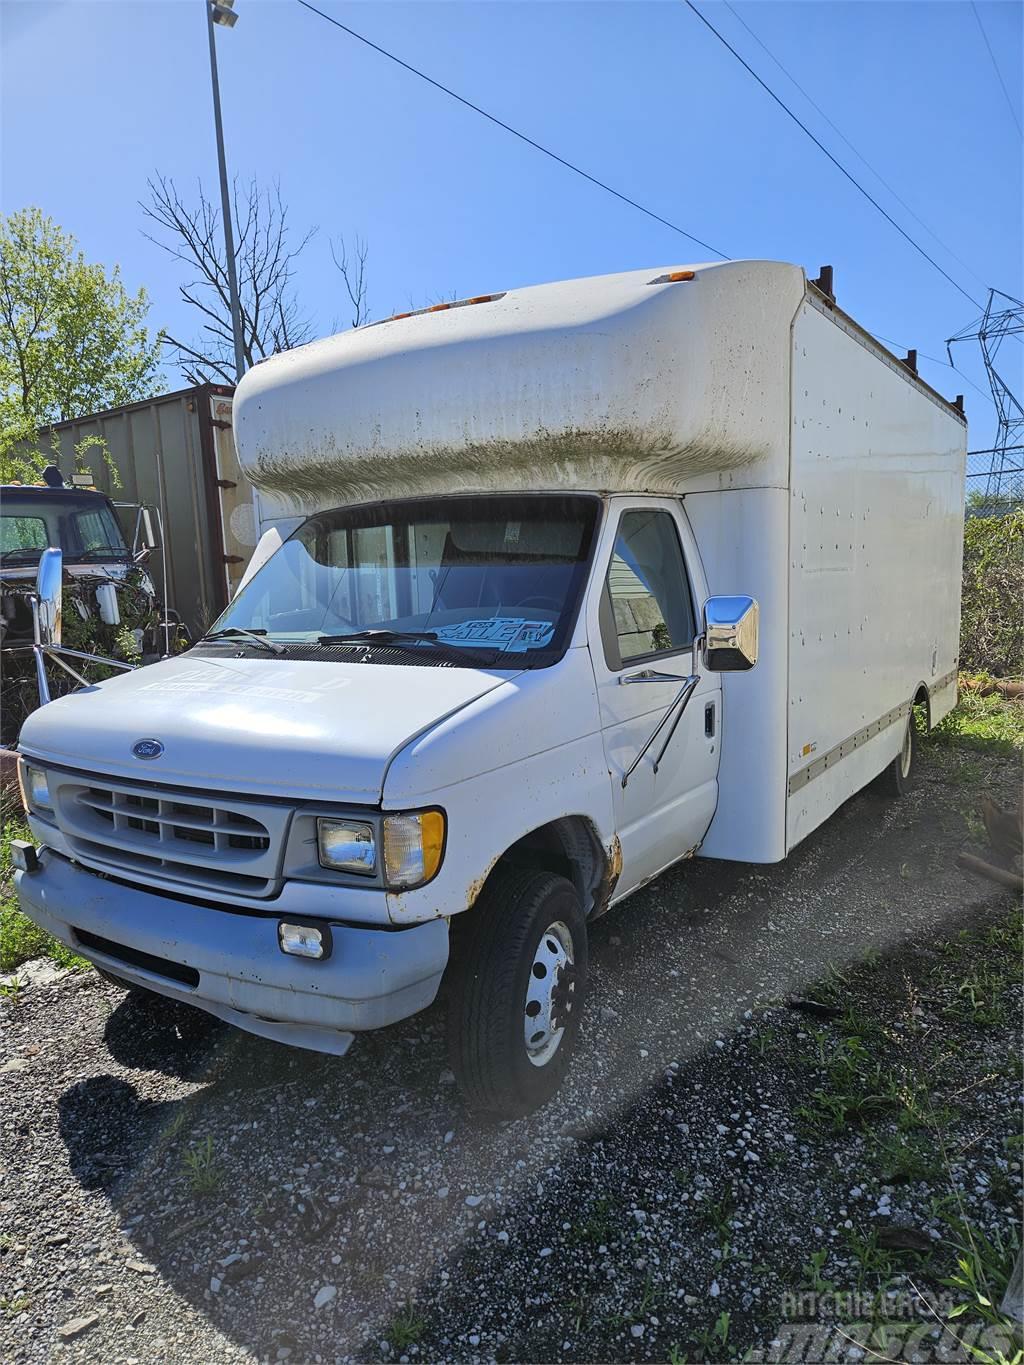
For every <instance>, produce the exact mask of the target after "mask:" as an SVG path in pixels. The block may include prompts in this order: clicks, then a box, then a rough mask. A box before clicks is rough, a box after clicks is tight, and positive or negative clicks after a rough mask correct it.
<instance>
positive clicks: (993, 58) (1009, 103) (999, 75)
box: [971, 0, 1024, 137]
mask: <svg viewBox="0 0 1024 1365" xmlns="http://www.w3.org/2000/svg"><path fill="white" fill-rule="evenodd" d="M971 9H972V10H974V17H975V19H977V21H978V28H979V29H980V30H981V38H982V42H984V44H985V47H986V49H987V51H988V55H989V58H990V59H991V62H992V67H993V69H994V71H995V73H996V79H997V80H998V81H999V84H1000V86H1001V87H1002V91H1003V94H1004V95H1005V96H1006V103H1007V106H1008V107H1009V110H1010V117H1011V118H1012V119H1013V122H1014V127H1015V128H1016V129H1017V136H1018V137H1021V136H1024V134H1022V133H1021V129H1020V120H1019V119H1018V118H1017V111H1016V109H1014V107H1013V100H1012V99H1010V92H1009V90H1007V88H1006V82H1005V81H1004V80H1003V73H1002V72H1001V71H1000V70H999V63H998V62H997V61H996V54H995V53H994V52H993V51H992V44H991V43H990V42H989V40H988V34H987V33H986V32H985V25H984V24H983V23H982V22H981V15H980V14H979V13H978V6H977V5H976V4H975V3H974V0H971Z"/></svg>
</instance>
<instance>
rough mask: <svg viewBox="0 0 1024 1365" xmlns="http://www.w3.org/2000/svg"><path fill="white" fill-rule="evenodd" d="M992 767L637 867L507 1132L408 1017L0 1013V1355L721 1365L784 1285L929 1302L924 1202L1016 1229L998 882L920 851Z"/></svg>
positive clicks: (947, 846) (956, 823) (1006, 782)
mask: <svg viewBox="0 0 1024 1365" xmlns="http://www.w3.org/2000/svg"><path fill="white" fill-rule="evenodd" d="M1019 782H1020V765H1019V759H1015V758H1013V757H1007V756H1005V755H1001V754H1000V753H999V752H998V751H997V749H996V748H994V747H993V749H992V750H990V751H988V752H987V753H981V754H972V755H969V756H967V757H962V758H961V757H955V758H953V759H951V758H950V756H949V755H948V754H946V753H943V752H942V751H940V750H937V749H933V748H931V747H930V746H929V747H927V748H926V749H925V750H924V753H923V756H922V778H921V781H920V783H919V785H918V786H917V788H916V790H915V791H914V793H912V794H911V795H910V796H909V797H908V798H907V799H905V800H904V801H903V802H901V803H899V804H898V805H888V804H886V803H884V802H882V801H881V800H880V799H878V798H877V797H875V796H873V795H871V794H869V793H865V794H862V795H861V796H859V797H857V798H855V799H854V800H853V801H851V802H849V803H848V804H847V805H846V806H845V807H844V808H843V809H842V810H841V811H840V812H839V813H838V814H837V815H836V816H835V817H834V818H833V819H832V820H831V821H830V822H829V823H828V824H827V825H826V826H825V827H824V828H823V829H822V830H820V831H819V832H818V833H817V834H815V835H814V836H812V837H811V838H809V839H808V840H807V841H806V842H805V844H804V845H802V846H801V848H800V849H799V850H798V851H797V853H796V854H795V855H794V856H793V857H792V858H791V859H790V860H789V861H788V862H787V863H785V864H782V865H780V866H778V867H767V868H765V867H750V866H746V865H730V864H714V863H703V862H697V863H691V864H689V865H687V866H684V867H681V868H679V869H677V870H676V871H675V872H672V873H669V874H667V875H666V876H664V877H662V878H661V879H660V880H659V881H658V882H656V883H655V884H653V885H652V886H651V887H650V888H648V889H646V890H645V891H644V892H642V893H639V894H637V895H636V896H635V897H633V898H632V899H631V900H630V901H629V902H628V903H626V904H625V905H623V906H622V907H621V909H619V910H618V911H616V912H613V913H612V914H611V915H609V916H608V917H606V918H605V919H604V920H602V921H600V922H599V923H598V924H597V925H595V926H594V929H593V947H592V970H593V977H592V990H591V993H590V997H589V1000H588V1004H587V1012H586V1015H585V1023H584V1030H583V1036H582V1039H581V1049H580V1053H579V1055H578V1057H577V1059H576V1061H575V1064H574V1068H573V1070H572V1072H571V1074H570V1079H569V1081H568V1082H567V1084H566V1085H565V1087H564V1088H563V1090H562V1092H561V1093H560V1094H559V1095H558V1096H557V1097H556V1098H555V1099H554V1100H553V1101H552V1102H551V1103H550V1104H549V1105H548V1106H547V1107H546V1108H545V1109H544V1110H543V1111H542V1112H541V1113H539V1114H536V1115H534V1116H531V1117H530V1118H527V1119H522V1120H517V1121H515V1122H511V1123H501V1124H488V1123H483V1122H481V1121H480V1120H478V1119H476V1118H474V1117H473V1116H472V1115H470V1114H468V1113H467V1112H466V1111H465V1110H464V1108H463V1107H462V1105H461V1103H460V1101H459V1098H458V1096H457V1092H456V1090H455V1086H454V1083H453V1078H452V1076H451V1073H450V1072H449V1071H448V1070H447V1065H446V1059H445V1051H444V1041H443V1034H444V1030H443V1013H442V1011H443V1003H439V1004H438V1005H435V1006H434V1007H433V1008H432V1009H431V1010H429V1011H427V1012H425V1013H424V1014H422V1015H419V1016H417V1017H416V1018H415V1019H412V1020H409V1021H406V1022H405V1023H404V1024H401V1025H399V1026H396V1027H394V1028H392V1029H389V1030H386V1031H383V1032H381V1033H379V1034H375V1035H367V1036H365V1037H363V1038H360V1039H357V1042H356V1044H355V1045H354V1046H353V1048H352V1050H351V1052H350V1053H349V1055H348V1057H346V1058H342V1059H338V1058H331V1057H323V1056H318V1055H315V1054H311V1053H303V1052H297V1051H289V1050H287V1049H284V1048H281V1047H278V1046H276V1045H274V1044H271V1043H268V1042H264V1041H262V1040H259V1039H255V1038H251V1037H249V1036H247V1035H245V1034H241V1033H238V1032H235V1031H232V1030H230V1029H227V1028H224V1027H222V1026H220V1025H218V1024H217V1023H215V1022H214V1021H212V1020H210V1019H208V1018H207V1017H206V1016H204V1015H201V1014H198V1013H197V1012H195V1011H190V1010H187V1009H184V1008H181V1007H176V1006H172V1005H171V1004H169V1003H167V1002H157V1003H156V1004H155V1005H152V1004H150V1005H142V1004H140V1003H138V1002H137V1000H136V999H135V998H132V997H126V996H124V995H123V993H121V992H120V991H118V990H116V989H115V988H114V987H111V986H108V985H107V984H106V983H105V982H103V981H102V980H101V979H100V978H99V977H98V976H97V975H96V974H94V973H91V972H89V973H81V974H77V973H71V974H64V975H61V976H60V977H59V978H58V979H57V980H55V981H50V982H48V983H45V984H39V985H35V986H32V987H30V988H29V989H27V990H24V991H21V992H19V995H18V999H17V1000H16V1001H15V1000H11V999H7V1000H6V1001H0V1161H2V1163H3V1164H2V1167H0V1169H2V1170H3V1180H2V1185H0V1359H3V1360H5V1361H6V1360H10V1361H17V1362H28V1361H42V1360H49V1359H51V1358H54V1357H58V1356H59V1357H60V1358H61V1359H65V1360H68V1361H73V1360H83V1361H84V1360H89V1361H93V1360H97V1361H98V1360H102V1361H104V1362H128V1363H129V1365H130V1362H150V1361H174V1362H178V1361H204V1362H220V1361H225V1362H227V1361H240V1360H246V1361H248V1360H255V1359H259V1360H270V1361H274V1360H288V1359H290V1360H292V1361H306V1360H314V1361H321V1360H324V1361H333V1360H382V1359H383V1360H392V1361H398V1360H400V1359H408V1360H421V1359H422V1360H440V1359H444V1360H457V1361H471V1360H477V1359H480V1360H492V1359H497V1360H514V1361H529V1360H535V1361H540V1360H545V1361H546V1360H637V1361H642V1360H666V1359H672V1360H682V1359H700V1358H706V1359H730V1358H733V1357H734V1356H737V1355H740V1354H743V1353H744V1352H745V1351H747V1350H748V1349H749V1348H752V1347H761V1346H768V1344H769V1343H770V1342H771V1341H772V1340H777V1339H778V1330H779V1325H780V1322H781V1320H782V1310H781V1308H780V1304H781V1303H782V1296H783V1294H784V1293H786V1292H787V1291H792V1290H794V1289H799V1288H803V1289H810V1288H817V1289H818V1290H819V1291H823V1289H824V1286H826V1285H828V1286H829V1288H833V1287H834V1288H835V1289H837V1290H844V1291H845V1290H862V1291H863V1290H873V1289H875V1288H877V1287H878V1286H879V1285H882V1286H889V1287H892V1288H895V1289H896V1290H899V1289H900V1288H901V1287H902V1286H905V1285H906V1283H907V1282H908V1281H907V1280H906V1279H905V1277H907V1276H909V1277H910V1278H911V1279H912V1280H913V1281H914V1282H915V1283H917V1284H919V1285H920V1284H924V1285H926V1286H930V1287H931V1288H932V1289H937V1287H938V1285H939V1279H940V1278H941V1275H942V1273H944V1267H946V1266H947V1263H951V1262H950V1258H949V1256H948V1255H946V1251H945V1243H944V1242H940V1241H939V1240H938V1239H940V1238H948V1237H949V1236H950V1235H951V1232H950V1229H951V1228H952V1227H955V1222H954V1221H953V1220H955V1218H957V1217H962V1218H966V1219H967V1221H968V1222H969V1223H970V1224H971V1225H972V1226H973V1227H974V1228H976V1229H978V1230H981V1231H984V1233H985V1235H986V1236H987V1237H989V1238H998V1237H1005V1236H1007V1235H1008V1229H1009V1228H1010V1227H1011V1226H1012V1224H1013V1222H1014V1220H1015V1218H1016V1217H1017V1216H1019V1215H1018V1214H1017V1213H1015V1210H1017V1209H1018V1208H1019V1184H1020V1169H1021V1167H1020V1157H1021V1152H1020V1148H1019V1137H1018V1138H1017V1143H1018V1145H1017V1146H1016V1147H1015V1146H1014V1135H1015V1134H1019V1127H1020V1117H1019V1104H1020V1093H1019V1092H1020V1068H1019V1063H1016V1064H1015V1063H1014V1061H1013V1057H1015V1056H1017V1055H1018V1050H1019V1030H1018V1016H1017V1014H1016V1008H1017V1006H1018V1005H1019V994H1020V988H1019V981H1018V980H1017V979H1016V977H1017V975H1018V969H1017V967H1016V965H1013V966H1012V967H1011V968H1010V972H1009V977H1007V968H1006V959H1007V951H1008V950H1007V947H1006V942H1007V939H1006V932H1005V930H999V929H997V931H996V932H995V933H992V934H990V935H989V936H988V938H987V939H986V938H985V937H984V936H983V935H982V934H980V933H979V934H976V935H975V937H974V938H972V939H971V940H970V941H969V942H958V941H956V936H957V935H958V934H959V933H960V932H961V931H962V930H965V929H975V928H977V929H979V930H985V928H986V926H992V925H996V926H998V925H1002V924H1004V923H1005V920H1006V916H1007V914H1008V913H1009V912H1010V911H1011V909H1012V904H1013V897H1012V895H1010V894H1009V893H1007V892H1004V891H1000V890H999V889H998V888H996V887H994V886H990V885H988V884H986V883H984V882H979V881H977V880H976V879H974V878H972V877H970V876H969V875H968V874H966V873H962V872H960V871H958V870H957V869H956V867H955V866H954V857H955V853H956V851H957V850H958V849H959V848H960V847H961V846H962V845H963V844H964V842H965V840H966V838H967V836H968V833H969V822H970V819H971V816H970V808H971V804H972V801H973V797H974V795H975V794H976V793H975V792H972V791H971V790H970V789H969V788H970V787H974V788H976V789H985V790H987V791H989V792H990V793H991V794H992V795H993V796H995V797H996V798H997V799H1002V801H1003V802H1004V804H1010V802H1011V801H1015V800H1016V793H1017V790H1018V788H1019ZM964 783H968V784H969V786H965V785H964ZM950 939H952V940H954V942H953V945H952V946H951V947H950V946H947V947H946V948H945V949H943V948H942V947H941V941H942V940H950ZM858 964H859V965H858ZM964 983H968V984H970V983H973V984H970V989H969V990H968V991H967V993H966V994H965V993H964ZM812 990H813V993H814V998H815V999H816V1000H818V1001H821V1002H823V1003H825V1004H826V1005H831V1006H833V1007H834V1009H833V1012H832V1013H829V1011H828V1010H826V1011H819V1012H818V1013H816V1014H815V1013H812V1014H808V1013H806V1012H800V1011H794V1010H793V1009H790V1008H786V1006H785V1005H784V1003H783V1001H784V1000H785V999H786V997H787V996H789V995H790V994H791V993H794V992H795V993H799V994H805V995H806V994H808V993H810V992H811V991H812ZM979 1001H980V1004H979ZM965 1002H966V1003H965ZM839 1011H844V1013H843V1014H842V1016H841V1017H840V1015H839ZM826 1015H827V1016H828V1017H825V1016H826ZM876 1064H878V1065H881V1066H883V1068H884V1070H885V1075H886V1076H887V1077H889V1078H890V1080H891V1078H893V1077H896V1078H898V1082H899V1083H898V1085H895V1084H893V1085H890V1090H889V1092H887V1093H888V1095H889V1097H888V1099H884V1100H880V1099H879V1098H878V1095H876V1094H874V1093H873V1088H872V1085H868V1084H867V1082H866V1081H865V1080H864V1077H865V1076H866V1075H867V1074H868V1072H869V1071H870V1070H871V1067H872V1066H875V1065H876ZM847 1076H848V1078H849V1083H848V1084H840V1082H842V1081H843V1080H844V1077H847ZM876 1082H877V1083H876V1084H875V1085H874V1089H877V1088H878V1086H879V1085H880V1082H878V1081H877V1078H876ZM897 1091H898V1094H897ZM868 1092H872V1093H871V1094H870V1095H868ZM866 1095H868V1098H867V1099H866V1098H865V1096H866ZM851 1097H852V1098H851ZM837 1106H838V1110H837ZM922 1110H924V1111H926V1112H921V1111H922ZM837 1112H838V1117H837V1116H836V1115H837ZM950 1182H952V1184H951V1183H950ZM953 1187H955V1188H956V1190H957V1198H955V1199H951V1197H950V1195H951V1189H952V1188H953ZM894 1227H895V1228H904V1229H906V1228H910V1229H911V1232H910V1233H904V1234H903V1236H904V1240H905V1241H906V1240H907V1239H908V1238H909V1241H910V1242H911V1243H912V1244H913V1245H912V1246H910V1247H909V1248H905V1249H903V1250H900V1249H898V1248H897V1249H893V1248H887V1246H886V1243H887V1241H888V1242H891V1241H892V1240H893V1238H894V1234H893V1233H892V1231H891V1229H892V1228H894ZM915 1237H916V1241H915ZM896 1240H897V1241H898V1240H899V1237H898V1236H897V1237H896ZM826 1316H827V1314H826ZM723 1324H724V1325H723ZM808 1358H814V1357H808ZM851 1358H858V1357H857V1356H856V1354H855V1353H854V1354H851Z"/></svg>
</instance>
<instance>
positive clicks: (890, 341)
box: [871, 332, 992, 403]
mask: <svg viewBox="0 0 1024 1365" xmlns="http://www.w3.org/2000/svg"><path fill="white" fill-rule="evenodd" d="M871 335H872V336H873V337H875V338H876V339H877V340H878V341H884V342H885V344H886V345H887V346H894V347H895V348H896V350H897V351H909V350H910V347H909V346H902V345H901V344H900V343H899V342H898V341H893V339H892V337H884V336H882V334H881V332H872V333H871ZM917 354H918V356H919V357H920V359H921V360H930V361H931V362H932V364H933V365H944V366H945V368H946V369H947V370H952V371H953V372H954V373H955V374H958V375H959V376H960V378H961V379H962V380H963V381H964V383H965V384H970V386H971V388H972V389H974V391H975V393H980V394H981V396H982V398H984V399H985V400H986V401H987V402H989V403H991V402H992V395H991V394H990V393H986V392H985V390H984V389H983V388H982V387H981V385H980V384H975V382H974V380H973V379H972V378H971V376H970V375H969V374H964V372H963V370H960V369H957V367H956V366H955V365H951V364H950V363H949V361H948V360H940V359H939V357H938V356H937V355H929V354H928V352H927V351H918V353H917Z"/></svg>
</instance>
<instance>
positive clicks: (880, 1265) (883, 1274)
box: [846, 1228, 896, 1289]
mask: <svg viewBox="0 0 1024 1365" xmlns="http://www.w3.org/2000/svg"><path fill="white" fill-rule="evenodd" d="M846 1243H847V1246H848V1247H849V1249H850V1254H851V1256H853V1257H854V1258H855V1259H856V1261H857V1263H858V1266H859V1273H858V1276H857V1288H858V1289H861V1288H862V1287H863V1284H864V1278H865V1276H872V1277H875V1278H877V1279H878V1280H879V1281H882V1282H885V1281H887V1280H889V1279H890V1278H891V1277H892V1276H893V1275H894V1274H895V1271H896V1266H895V1264H894V1262H893V1257H892V1252H891V1251H888V1250H887V1249H886V1248H885V1247H881V1246H879V1245H878V1230H877V1229H876V1228H872V1229H871V1231H870V1232H868V1233H867V1234H866V1235H864V1234H862V1233H859V1232H857V1231H856V1230H851V1231H848V1232H847V1234H846Z"/></svg>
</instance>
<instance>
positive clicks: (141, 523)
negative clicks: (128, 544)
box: [132, 506, 160, 563]
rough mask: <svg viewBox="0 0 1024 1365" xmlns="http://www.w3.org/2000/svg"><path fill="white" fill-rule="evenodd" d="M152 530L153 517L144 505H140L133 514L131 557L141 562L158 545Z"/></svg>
mask: <svg viewBox="0 0 1024 1365" xmlns="http://www.w3.org/2000/svg"><path fill="white" fill-rule="evenodd" d="M159 543H160V542H159V541H158V540H157V538H156V535H155V534H154V532H153V517H152V515H151V513H150V510H149V508H148V507H146V506H140V507H139V509H138V511H137V512H136V514H135V533H134V535H133V536H132V558H133V559H134V560H135V562H136V563H141V562H142V561H143V560H144V559H145V558H146V556H147V555H149V554H151V553H152V551H153V550H155V549H156V548H157V546H158V545H159Z"/></svg>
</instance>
